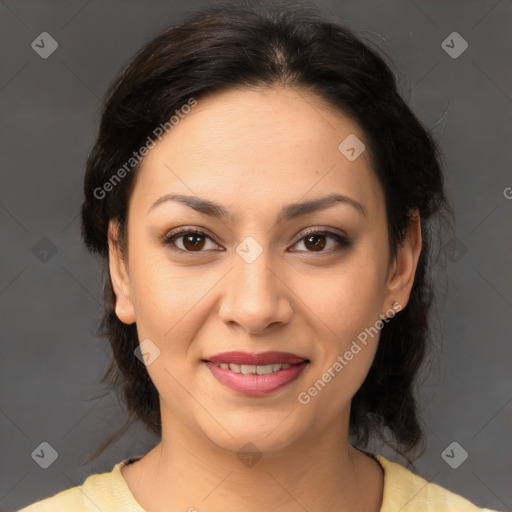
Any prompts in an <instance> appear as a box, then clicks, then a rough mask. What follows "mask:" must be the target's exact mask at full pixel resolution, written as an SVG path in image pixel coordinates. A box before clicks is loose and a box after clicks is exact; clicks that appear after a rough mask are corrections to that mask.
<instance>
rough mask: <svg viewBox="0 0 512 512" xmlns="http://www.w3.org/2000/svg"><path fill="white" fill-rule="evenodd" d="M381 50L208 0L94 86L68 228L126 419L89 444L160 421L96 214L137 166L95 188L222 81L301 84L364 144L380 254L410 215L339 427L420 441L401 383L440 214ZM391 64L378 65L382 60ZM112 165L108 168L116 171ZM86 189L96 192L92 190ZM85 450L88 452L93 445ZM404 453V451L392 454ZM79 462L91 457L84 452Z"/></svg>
mask: <svg viewBox="0 0 512 512" xmlns="http://www.w3.org/2000/svg"><path fill="white" fill-rule="evenodd" d="M386 59H387V57H386V56H385V54H384V53H382V54H381V53H380V50H379V49H378V48H377V47H376V46H375V45H374V44H373V43H372V42H371V41H369V40H366V41H364V42H363V38H362V37H361V36H356V35H355V33H354V32H353V31H351V30H350V29H349V28H347V27H346V26H343V25H342V24H341V23H338V22H335V21H327V20H326V19H325V18H324V16H322V14H321V13H320V12H319V11H318V9H317V8H316V7H312V6H304V5H301V6H299V5H298V4H297V2H293V4H286V3H281V4H280V5H279V6H277V7H273V8H272V7H267V6H264V5H261V6H259V7H247V6H238V5H235V4H233V3H232V2H231V3H229V4H217V5H216V6H214V7H211V6H210V7H207V8H203V9H202V10H200V11H197V12H195V13H193V14H192V15H191V16H190V17H189V18H188V19H187V20H186V21H185V22H183V23H181V24H179V25H177V26H172V27H170V28H168V29H166V30H165V31H164V32H162V33H161V34H160V35H158V36H157V37H155V38H154V39H153V40H151V41H150V42H149V43H147V44H146V45H145V46H144V47H143V48H142V49H141V50H140V51H139V52H138V53H137V55H135V57H134V58H133V60H132V61H131V62H130V63H129V64H128V65H127V66H126V67H125V68H124V69H123V70H122V71H121V72H120V74H119V76H118V77H117V78H116V80H115V81H114V83H113V84H112V85H111V86H110V88H109V90H108V91H107V95H106V100H105V103H104V105H103V109H102V114H101V123H100V127H99V133H98V136H97V140H96V143H95V145H94V147H93V148H92V150H91V152H90V155H89V158H88V160H87V170H86V175H85V183H84V195H85V198H84V201H83V204H82V234H83V239H84V241H85V244H86V245H87V247H88V249H89V250H91V251H93V252H97V253H99V255H100V256H101V257H102V260H103V262H104V272H105V275H104V308H105V310H104V317H103V320H102V323H101V329H100V330H101V334H102V335H104V336H106V337H107V338H108V340H109V342H110V346H111V348H112V352H113V359H112V360H111V362H110V366H109V367H108V369H107V371H106V373H105V375H104V377H103V380H102V382H108V383H109V384H110V385H112V386H113V387H114V388H115V389H116V390H117V391H118V392H120V393H121V397H122V398H123V400H124V402H125V404H126V407H127V411H128V413H129V418H128V421H127V423H126V424H125V426H124V427H123V428H122V429H121V430H120V431H119V432H117V434H115V435H114V436H112V437H111V438H110V439H109V440H107V441H106V442H105V443H104V444H103V446H102V447H101V448H100V449H99V453H101V451H103V450H104V448H105V447H106V446H107V445H108V444H109V443H110V442H112V441H113V440H114V439H115V438H116V437H118V436H120V435H121V434H122V433H124V432H125V431H126V429H127V428H128V427H129V426H130V425H131V424H133V423H134V422H135V421H137V420H141V421H142V422H143V423H144V424H145V425H146V426H147V427H148V428H149V429H150V430H151V431H152V432H154V433H156V434H160V433H161V420H160V409H159V395H158V391H157V389H156V388H155V386H154V385H153V383H152V381H151V379H150V377H149V375H148V372H147V370H146V367H145V366H144V364H142V363H141V362H140V361H139V360H138V359H137V358H136V357H135V356H134V350H135V349H136V347H137V346H138V339H137V331H136V325H135V324H132V325H126V324H124V323H122V322H121V321H120V320H119V319H118V318H117V316H116V314H115V308H114V306H115V295H114V292H113V288H112V283H111V280H110V276H109V272H108V238H107V232H108V223H109V221H110V220H111V219H115V220H117V221H118V222H119V225H120V228H121V238H122V240H124V241H126V230H125V228H126V218H127V212H128V207H129V200H130V194H131V191H132V189H133V184H134V177H135V176H136V174H137V169H138V168H139V165H136V166H134V168H133V170H132V171H131V172H127V173H122V174H123V178H122V179H121V180H118V181H116V182H115V184H114V186H112V187H109V191H108V193H105V194H104V193H103V192H102V193H101V194H99V193H98V192H97V191H98V190H100V189H102V190H105V189H104V188H102V187H104V184H105V183H107V182H109V180H110V182H111V183H112V181H111V180H112V177H113V176H114V175H115V174H116V173H117V172H118V170H119V169H120V168H121V167H122V166H123V164H125V163H126V162H127V161H129V159H130V158H131V157H132V155H133V152H134V151H136V150H137V149H139V148H140V147H141V146H143V145H144V144H145V142H146V141H147V140H148V137H150V138H151V137H153V138H154V131H155V128H156V127H158V126H161V125H163V124H165V123H167V122H168V121H169V119H170V118H171V117H172V116H173V115H174V114H175V111H176V110H178V109H179V108H180V107H181V106H182V105H184V104H186V103H187V101H188V100H189V99H190V98H195V99H196V100H198V101H200V98H201V97H204V96H205V95H207V94H209V93H212V92H217V91H222V90H229V89H230V88H235V87H254V88H256V87H270V86H273V85H282V86H288V87H296V88H301V89H302V90H308V91H310V92H312V93H315V94H316V95H317V96H318V97H319V98H321V99H322V100H323V101H324V102H326V103H327V104H329V105H331V106H333V107H334V108H338V109H339V110H341V111H342V112H344V113H345V114H346V115H348V116H350V117H351V118H352V119H353V120H355V121H356V122H357V123H358V125H359V126H360V127H361V128H362V130H363V133H364V134H365V137H366V140H367V142H368V145H367V149H368V151H369V154H370V156H371V161H372V164H373V170H374V172H375V174H376V176H377V177H378V179H379V182H380V183H381V185H382V188H383V190H384V193H385V203H386V215H387V225H388V230H389V248H390V252H391V254H393V253H394V252H395V251H396V248H397V246H398V244H400V243H401V241H402V240H403V235H404V233H405V230H406V228H407V226H408V225H409V222H410V220H411V212H412V211H413V210H414V209H416V210H418V211H419V213H420V218H421V223H422V236H423V247H422V252H421V254H420V258H419V262H418V266H417V271H416V275H415V279H414V284H413V287H412V292H411V295H410V300H409V303H408V304H407V307H406V308H405V309H404V310H402V311H400V312H399V313H397V314H396V316H395V317H394V318H392V320H390V322H389V323H387V324H386V325H385V326H384V327H383V328H382V330H381V336H380V343H379V346H378V350H377V353H376V356H375V360H374V362H373V364H372V366H371V369H370V371H369V373H368V376H367V378H366V380H365V381H364V383H363V384H362V386H361V388H360V389H359V390H358V392H357V393H356V395H355V396H354V397H353V400H352V405H351V415H350V433H351V435H352V436H353V439H354V444H355V445H356V446H359V447H363V448H364V447H366V446H367V445H368V442H369V441H370V439H372V437H373V436H375V438H376V439H380V440H381V441H384V442H385V443H387V444H391V445H392V446H393V447H394V448H395V449H396V450H397V451H398V452H400V453H402V454H403V455H404V454H407V453H408V452H411V451H413V450H414V449H415V448H418V446H419V445H421V444H422V442H423V432H422V428H421V426H420V423H419V420H418V411H417V401H416V397H415V393H414V384H415V381H416V377H417V374H418V370H419V368H420V364H421V363H422V361H423V359H424V357H425V354H426V350H427V348H428V346H429V342H430V340H431V335H430V329H429V321H428V317H429V315H428V312H429V309H430V306H431V302H432V299H433V287H432V285H431V282H430V274H429V266H430V263H431V247H430V245H431V231H432V225H433V224H432V222H433V220H434V219H435V218H436V217H437V218H441V217H442V212H443V211H444V212H451V207H450V205H449V203H448V201H447V199H446V197H445V193H444V189H443V174H442V170H441V165H440V154H439V152H438V149H437V147H436V144H435V142H434V140H433V138H432V136H431V134H430V133H429V131H428V130H427V129H426V128H425V127H424V126H423V125H422V124H421V123H420V121H419V120H418V118H417V117H416V116H415V115H414V113H413V112H412V111H411V110H410V108H409V107H408V106H407V104H406V103H405V102H404V100H403V99H402V98H401V96H400V94H399V92H398V88H397V83H396V78H395V75H394V73H393V72H392V71H391V69H390V67H389V65H388V64H387V63H386ZM390 64H391V63H390ZM117 176H119V173H118V174H117ZM95 191H96V192H95ZM99 453H98V451H97V452H96V453H95V455H94V456H93V457H92V458H94V457H96V456H97V455H98V454H99ZM404 456H405V455H404ZM89 460H91V459H89Z"/></svg>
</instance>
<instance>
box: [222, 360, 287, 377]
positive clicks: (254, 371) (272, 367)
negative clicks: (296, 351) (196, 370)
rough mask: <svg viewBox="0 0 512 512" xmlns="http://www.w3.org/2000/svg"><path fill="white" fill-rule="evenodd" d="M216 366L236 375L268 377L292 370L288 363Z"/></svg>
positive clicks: (226, 364)
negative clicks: (268, 375)
mask: <svg viewBox="0 0 512 512" xmlns="http://www.w3.org/2000/svg"><path fill="white" fill-rule="evenodd" d="M216 366H220V367H221V368H223V369H224V370H231V371H232V372H235V373H243V374H244V375H267V374H269V373H274V372H278V371H280V370H286V369H287V368H290V366H291V364H288V363H273V364H262V365H254V364H241V365H240V364H235V363H220V364H217V365H216Z"/></svg>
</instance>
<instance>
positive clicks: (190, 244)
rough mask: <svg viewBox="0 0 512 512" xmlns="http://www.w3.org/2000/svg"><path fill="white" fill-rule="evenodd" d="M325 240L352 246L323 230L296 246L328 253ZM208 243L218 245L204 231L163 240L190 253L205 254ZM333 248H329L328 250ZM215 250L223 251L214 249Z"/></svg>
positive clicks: (313, 233)
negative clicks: (301, 244) (301, 245)
mask: <svg viewBox="0 0 512 512" xmlns="http://www.w3.org/2000/svg"><path fill="white" fill-rule="evenodd" d="M325 239H330V240H331V241H332V242H334V247H335V248H336V246H338V247H337V249H341V248H343V247H348V246H350V245H351V242H350V240H348V239H347V238H345V237H343V236H341V235H338V234H337V233H333V232H331V231H321V230H316V231H310V232H308V233H307V234H306V235H305V236H303V237H302V238H301V239H300V240H299V241H298V242H296V243H295V244H294V245H298V244H300V243H303V244H304V247H306V252H327V251H326V250H324V249H325V247H326V246H327V245H328V244H327V242H326V241H325ZM175 241H181V247H180V244H179V243H175ZM207 241H210V242H211V243H212V244H213V245H214V246H216V245H217V244H216V242H214V241H213V239H212V238H211V237H210V236H208V235H207V234H206V233H205V232H204V231H199V230H194V229H186V230H182V231H180V232H178V233H174V234H171V235H169V236H167V237H165V239H164V240H163V242H164V244H165V245H171V246H174V247H175V248H176V249H175V250H178V251H182V252H189V253H190V252H204V251H203V249H205V247H206V246H207V245H208V244H207ZM217 247H218V246H217ZM331 248H332V247H331ZM331 248H330V247H327V249H331ZM206 249H208V247H206ZM210 249H212V248H210ZM308 249H309V250H308ZM213 250H222V249H215V248H213ZM335 250H336V249H335ZM293 252H295V251H293ZM299 252H300V251H299Z"/></svg>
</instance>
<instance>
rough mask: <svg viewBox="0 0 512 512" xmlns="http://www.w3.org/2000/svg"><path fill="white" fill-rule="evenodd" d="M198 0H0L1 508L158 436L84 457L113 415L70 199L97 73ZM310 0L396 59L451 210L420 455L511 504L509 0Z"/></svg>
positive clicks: (93, 293)
mask: <svg viewBox="0 0 512 512" xmlns="http://www.w3.org/2000/svg"><path fill="white" fill-rule="evenodd" d="M202 4H204V2H199V1H191V0H187V1H186V2H181V1H180V2H168V1H152V2H142V1H123V2H120V1H99V0H97V1H80V2H78V1H68V2H63V1H59V2H57V1H41V0H37V1H35V0H33V1H24V0H23V1H22V0H8V1H7V2H6V1H3V2H1V3H0V26H1V38H2V39H1V75H0V108H1V120H2V123H1V130H2V133H1V142H0V144H1V155H2V161H1V163H2V166H1V173H2V175H1V179H2V181H1V188H0V223H1V233H2V237H1V240H2V250H1V251H0V315H1V317H0V322H1V332H2V348H1V357H0V370H1V374H0V375H1V385H0V433H1V445H0V448H1V450H0V468H1V469H0V474H1V476H0V478H1V481H0V504H1V506H2V507H3V508H4V509H7V510H15V509H17V508H19V507H21V506H24V505H26V504H28V503H31V502H33V501H35V500H38V499H41V498H43V497H46V496H49V495H51V494H54V493H55V492H57V491H60V490H62V489H66V488H69V487H72V486H74V485H78V484H81V483H82V482H83V480H84V479H85V477H86V476H87V475H88V474H90V473H95V472H103V471H110V470H111V469H112V467H113V465H114V464H115V463H117V462H119V461H121V460H122V459H124V458H126V457H129V456H132V455H139V454H143V453H145V452H146V451H147V450H149V449H150V448H151V447H152V446H153V445H154V443H155V442H156V439H155V438H154V437H153V436H151V435H150V434H148V433H146V432H145V431H144V429H143V428H142V427H140V426H135V427H133V428H132V429H130V430H129V431H128V433H127V434H126V435H125V436H124V437H123V438H122V439H121V440H120V441H119V442H117V443H115V444H114V445H113V446H111V447H110V449H109V450H107V451H106V452H104V453H103V455H102V456H101V457H100V458H99V459H97V460H95V461H94V462H92V463H90V464H88V465H85V466H84V465H81V464H82V461H83V460H84V459H85V457H86V456H87V455H89V454H90V453H91V452H92V451H93V450H94V449H95V448H96V447H97V446H98V444H99V443H100V442H101V441H102V440H104V439H105V438H106V437H107V435H109V434H111V433H113V432H114V431H115V430H116V429H117V428H118V427H119V426H121V424H122V423H123V419H124V415H123V412H122V410H121V409H120V407H119V405H118V403H117V400H116V398H115V396H114V395H113V394H112V393H107V394H105V395H104V396H101V393H102V391H103V388H102V387H101V386H100V385H99V384H98V382H99V379H100V377H101V375H102V374H103V371H104V369H105V367H106V362H107V355H108V351H107V348H106V342H105V341H103V340H100V339H97V338H96V337H95V336H94V332H95V328H96V325H97V322H98V320H99V318H100V314H101V306H100V291H99V286H98V281H99V277H100V274H99V267H98V264H97V263H98V262H97V261H96V260H95V259H94V258H93V257H91V256H89V255H88V254H87V253H86V251H85V249H84V248H83V247H82V244H81V242H80V238H79V222H78V212H79V205H80V201H81V187H82V179H83V172H84V164H85V158H86V155H87V152H88V150H89V149H90V147H91V146H92V144H93V140H94V135H95V133H96V129H97V124H98V120H99V113H98V112H99V106H100V102H101V98H102V95H103V94H104V92H105V90H106V88H107V86H108V84H109V83H110V82H111V80H112V79H113V77H114V75H115V74H116V72H117V71H118V70H119V69H120V67H121V66H122V65H123V64H125V63H126V62H127V60H128V59H129V58H130V57H131V56H132V55H133V54H134V52H135V51H136V50H138V49H139V47H140V46H142V45H143V44H144V43H145V42H147V41H148V40H149V39H150V38H151V37H152V36H154V35H155V34H156V33H157V32H158V31H159V30H160V29H162V28H163V27H165V26H167V25H168V24H170V23H173V22H176V21H179V20H181V19H183V17H184V16H185V15H186V13H187V12H188V11H190V10H192V9H194V8H195V7H198V6H200V5H202ZM318 4H319V5H321V6H323V7H324V8H326V9H327V10H328V11H330V12H332V13H333V14H334V15H335V16H336V17H338V18H340V19H341V20H344V21H346V22H347V23H348V25H349V26H351V27H352V28H354V29H356V30H359V31H363V34H366V36H367V37H368V38H370V39H371V40H373V41H375V42H376V43H378V44H380V45H381V47H382V48H383V49H384V50H385V51H387V52H388V54H389V55H390V56H391V58H392V59H393V60H394V61H395V62H396V64H397V66H398V68H399V69H400V70H401V72H402V78H401V80H400V83H401V87H402V91H403V94H404V96H405V98H406V99H407V100H408V102H409V104H410V105H411V106H412V107H413V109H414V110H415V111H416V112H417V113H418V115H419V117H420V118H421V119H422V121H424V122H425V124H426V125H427V126H429V127H430V128H432V129H433V130H434V133H435V136H436V139H437V140H438V141H439V142H440V144H441V148H442V150H443V152H444V159H445V164H446V170H447V191H448V193H449V197H450V199H451V200H452V202H453V204H454V206H455V209H456V216H457V225H456V243H455V242H453V241H452V242H451V243H452V244H455V245H454V246H453V247H454V249H453V247H452V249H450V250H449V252H448V259H447V261H446V276H445V277H444V278H442V279H441V278H440V281H439V282H440V284H441V285H442V286H443V287H444V288H446V290H447V296H446V299H445V300H442V301H441V302H440V303H439V307H438V310H439V312H438V315H439V326H438V335H439V337H441V336H442V341H443V346H442V349H441V351H440V353H439V360H440V362H439V364H436V365H434V370H433V372H432V373H431V374H430V376H429V378H428V380H427V382H426V385H425V387H424V388H423V389H422V392H421V401H422V408H423V411H424V420H425V424H426V430H427V434H428V447H427V450H426V451H425V453H424V454H423V455H422V456H421V457H420V458H419V459H417V460H416V470H417V471H418V472H419V473H420V474H421V475H422V476H424V477H425V478H427V479H429V480H432V481H433V482H436V483H439V484H441V485H443V486H445V487H447V488H448V489H451V490H453V491H455V492H458V493H460V494H463V495H464V496H466V497H468V498H469V499H471V500H472V501H474V502H475V503H476V504H478V505H481V506H484V505H485V506H488V507H492V508H496V509H499V510H512V489H511V485H510V480H511V474H512V456H511V455H512V453H511V451H512V450H511V444H512V442H511V441H512V440H511V436H510V433H511V412H512V405H511V403H510V402H511V400H512V397H511V386H510V375H511V371H510V370H511V361H512V358H511V346H510V340H511V321H510V319H511V307H512V292H511V290H512V287H511V279H510V278H511V272H510V257H509V256H510V246H511V244H510V242H511V233H512V230H511V225H510V224H511V222H510V221H511V218H512V217H511V208H512V201H511V200H510V199H507V197H506V190H507V187H511V186H512V176H511V174H510V164H511V153H512V152H511V149H510V146H511V140H510V135H511V133H512V130H511V124H512V116H511V111H512V73H511V70H512V66H510V60H511V59H510V57H511V50H512V36H511V31H510V26H511V23H510V22H511V18H512V5H511V2H510V1H505V0H501V1H496V0H492V1H449V2H440V1H436V2H432V1H431V2H427V1H420V0H415V1H387V2H384V1H371V2H370V1H365V2H356V1H344V2H318ZM44 31H46V32H49V33H50V34H51V36H52V37H53V38H54V39H55V40H56V41H57V42H58V45H59V46H58V49H57V50H56V51H55V53H53V54H52V55H51V56H50V57H49V58H47V59H42V58H41V57H40V56H39V55H38V54H37V53H36V52H35V51H34V50H33V49H32V47H31V43H32V41H34V40H35V39H36V37H37V36H38V35H39V34H40V33H42V32H44ZM454 31H456V32H458V33H459V34H460V35H461V36H462V37H463V38H464V39H465V40H466V41H467V42H468V44H469V47H468V49H467V50H466V51H465V52H464V53H463V54H462V55H460V56H459V57H458V58H456V59H454V58H452V57H450V56H449V55H448V54H447V53H446V52H445V51H444V49H443V48H442V47H441V43H442V41H444V40H445V39H446V37H447V36H448V35H449V34H451V33H452V32H454ZM504 191H505V192H504ZM509 197H510V195H509ZM45 237H46V238H47V239H48V240H49V241H50V242H51V244H52V245H49V243H48V240H46V239H45ZM34 247H35V248H34ZM45 251H46V252H45ZM55 251H56V252H55ZM53 252H55V254H53ZM43 441H46V442H48V443H49V444H50V445H51V446H52V447H54V448H55V450H57V452H58V458H57V460H56V461H55V462H54V463H53V464H52V465H51V466H50V467H49V468H48V469H42V468H40V467H39V465H37V464H36V463H35V461H34V460H33V458H32V456H31V454H32V453H33V451H34V450H35V449H36V447H38V446H39V445H40V443H42V442H43ZM453 441H456V442H458V443H459V444H460V445H461V446H462V447H463V448H464V449H465V450H466V451H467V452H468V454H469V457H468V459H467V460H466V461H465V462H464V463H463V464H462V465H461V466H460V467H459V468H458V469H452V468H451V467H450V466H449V465H448V464H447V463H446V462H445V460H443V458H442V457H441V453H442V452H443V450H444V449H445V448H446V447H447V446H448V445H449V444H450V443H452V442H453ZM457 450H458V448H457ZM382 453H383V454H385V455H388V456H390V453H389V451H386V450H383V451H382ZM455 455H456V456H457V457H458V456H460V453H457V452H455ZM397 460H399V459H397Z"/></svg>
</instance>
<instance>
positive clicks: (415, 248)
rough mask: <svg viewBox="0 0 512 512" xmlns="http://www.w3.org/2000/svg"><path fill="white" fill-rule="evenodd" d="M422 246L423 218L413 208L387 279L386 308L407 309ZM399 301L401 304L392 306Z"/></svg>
mask: <svg viewBox="0 0 512 512" xmlns="http://www.w3.org/2000/svg"><path fill="white" fill-rule="evenodd" d="M421 247H422V237H421V220H420V214H419V212H418V210H413V211H412V214H411V221H410V223H409V226H408V227H407V229H406V233H405V235H404V240H403V241H402V243H401V244H400V245H399V246H398V247H397V250H396V257H395V258H394V260H393V262H392V265H391V269H390V272H389V274H388V280H387V293H386V299H385V303H384V309H388V308H390V307H391V308H392V309H395V310H400V309H405V306H406V305H407V303H408V302H409V296H410V294H411V289H412V285H413V283H414V276H415V274H416V267H417V265H418V259H419V257H420V253H421ZM395 302H398V305H399V306H395V307H392V305H393V304H394V303H395Z"/></svg>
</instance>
